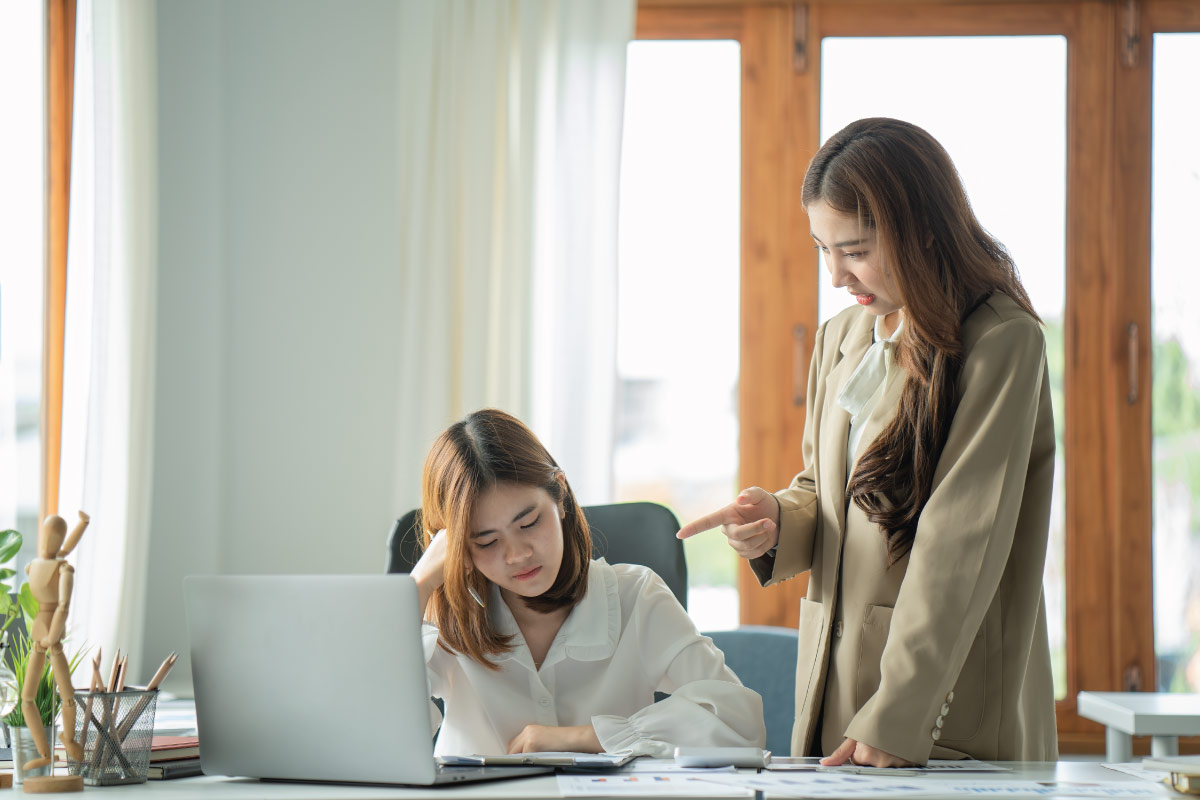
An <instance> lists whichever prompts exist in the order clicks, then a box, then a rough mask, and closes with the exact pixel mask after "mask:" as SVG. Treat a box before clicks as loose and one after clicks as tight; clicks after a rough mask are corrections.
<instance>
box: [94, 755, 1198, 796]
mask: <svg viewBox="0 0 1200 800" xmlns="http://www.w3.org/2000/svg"><path fill="white" fill-rule="evenodd" d="M1006 766H1012V767H1013V769H1012V770H1011V771H1010V772H1005V773H973V776H974V777H976V778H979V779H984V778H986V779H987V780H1025V781H1027V780H1040V781H1045V780H1058V781H1082V782H1087V781H1122V782H1125V781H1128V782H1130V784H1131V785H1134V786H1147V785H1153V784H1148V783H1146V782H1144V781H1139V780H1138V779H1136V778H1133V777H1130V776H1128V775H1125V774H1123V773H1120V772H1115V771H1113V770H1108V769H1105V768H1104V767H1102V766H1100V764H1099V763H1096V762H1079V761H1069V762H1067V761H1060V762H1058V763H1057V764H1055V763H1026V762H1018V763H1012V764H1009V765H1006ZM965 777H966V776H964V775H925V776H922V777H921V780H922V781H931V782H932V781H939V780H960V781H961V780H963V779H964V778H965ZM1161 789H1162V791H1161V795H1162V797H1163V798H1164V800H1165V799H1166V798H1169V797H1170V796H1171V794H1170V792H1169V791H1168V790H1167V788H1166V787H1165V786H1162V787H1161ZM84 791H85V792H97V793H98V794H97V795H96V800H426V799H428V800H442V799H444V798H455V799H456V800H461V799H462V798H472V799H474V798H497V800H508V798H513V799H514V800H515V799H516V798H530V800H542V798H558V797H559V793H558V783H557V781H556V780H555V778H554V776H553V775H545V776H537V777H532V778H516V779H513V780H503V781H489V782H486V783H474V784H465V785H455V786H445V787H411V788H392V787H378V786H345V785H329V784H307V783H270V782H261V781H256V780H246V779H233V778H219V777H207V776H206V777H203V778H179V779H176V780H169V781H148V782H147V783H143V784H135V785H132V786H105V787H92V786H88V787H85V788H84ZM101 795H103V797H101ZM652 796H653V795H649V794H648V795H647V797H652ZM730 796H731V797H734V796H735V795H730ZM736 796H737V797H741V798H743V800H744V799H745V797H746V795H744V794H741V795H736ZM864 797H865V796H864ZM879 797H880V800H883V799H884V798H886V797H887V794H886V792H880V795H879ZM1175 797H1176V798H1182V797H1184V795H1175ZM868 800H869V798H868Z"/></svg>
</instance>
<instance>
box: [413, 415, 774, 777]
mask: <svg viewBox="0 0 1200 800" xmlns="http://www.w3.org/2000/svg"><path fill="white" fill-rule="evenodd" d="M421 494H422V497H421V511H422V520H423V525H424V527H425V532H424V533H425V537H426V549H425V552H424V554H423V555H422V556H421V559H420V560H419V561H418V562H417V564H416V565H415V566H414V567H413V570H412V575H413V577H414V578H415V579H416V582H417V587H418V590H419V592H420V596H421V607H422V609H424V615H425V618H426V619H427V620H428V622H427V624H426V625H425V656H426V662H427V664H428V673H429V683H430V691H431V693H432V694H433V696H434V697H441V698H443V700H444V701H445V706H446V710H445V714H446V716H445V720H444V721H442V723H441V732H440V734H439V736H438V742H437V752H438V754H446V755H450V754H453V755H468V754H476V753H477V754H485V755H490V754H496V753H522V752H534V751H544V750H566V751H575V752H587V753H598V752H632V753H635V754H637V755H650V756H656V757H669V756H671V755H672V754H673V752H674V748H675V747H676V746H677V745H693V746H702V745H703V746H753V747H762V746H763V744H764V742H765V740H766V729H765V727H764V724H763V710H762V698H760V697H759V696H758V694H756V693H755V692H753V691H751V690H750V689H747V688H746V687H744V686H742V685H741V682H739V681H738V679H737V676H735V675H734V674H733V672H731V671H730V670H729V668H728V667H726V666H725V658H724V656H723V655H722V654H721V651H720V650H718V649H717V648H716V647H715V646H713V643H712V641H711V640H709V639H708V638H706V637H704V636H701V635H700V633H699V632H698V631H697V630H696V626H695V624H694V623H693V622H692V620H691V618H690V617H688V615H687V612H686V611H685V610H684V609H683V607H682V606H680V605H679V602H678V601H677V600H676V599H675V596H674V595H673V594H671V591H670V589H668V588H667V586H666V584H664V583H663V581H662V579H661V578H660V577H658V575H656V574H655V573H654V572H653V571H651V570H649V569H647V568H646V567H642V566H637V565H634V564H616V565H610V564H607V563H605V561H604V560H603V559H597V560H595V561H592V560H591V552H592V542H591V535H590V533H589V531H588V524H587V520H585V519H584V516H583V513H582V511H581V510H580V508H579V505H578V503H576V501H575V495H574V494H573V493H572V491H571V486H570V484H568V483H567V478H566V476H565V475H564V474H563V471H562V470H561V469H559V468H558V465H557V464H556V463H555V462H554V459H553V458H551V457H550V454H549V453H548V452H546V449H545V448H544V447H543V446H542V444H541V442H539V441H538V439H537V437H536V436H534V434H533V432H532V431H530V430H529V428H527V427H526V426H525V425H524V424H523V423H521V422H520V421H519V420H517V419H515V418H514V417H512V416H510V415H508V414H505V413H504V412H501V411H495V410H483V411H477V412H475V413H473V414H471V415H469V416H468V417H467V418H466V419H464V420H463V421H461V422H458V423H455V424H454V425H452V426H450V428H449V429H448V430H446V431H445V432H444V433H443V434H442V435H441V436H440V437H439V438H438V439H437V441H436V442H435V443H434V445H433V448H432V449H431V450H430V452H429V457H428V458H427V460H426V462H425V471H424V477H423V479H422V492H421ZM435 531H436V533H434V532H435ZM655 691H661V692H668V693H670V695H671V696H670V697H669V698H667V699H665V700H663V701H661V702H658V703H656V702H654V692H655ZM435 725H436V723H435Z"/></svg>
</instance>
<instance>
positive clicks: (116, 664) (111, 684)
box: [108, 648, 121, 692]
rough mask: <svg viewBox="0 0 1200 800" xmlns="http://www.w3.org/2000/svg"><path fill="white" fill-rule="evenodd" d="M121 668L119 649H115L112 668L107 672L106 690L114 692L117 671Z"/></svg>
mask: <svg viewBox="0 0 1200 800" xmlns="http://www.w3.org/2000/svg"><path fill="white" fill-rule="evenodd" d="M120 669H121V650H120V648H118V649H117V654H116V655H115V656H113V665H112V670H111V671H110V672H109V673H108V691H110V692H115V691H116V690H117V672H118V671H119V670H120Z"/></svg>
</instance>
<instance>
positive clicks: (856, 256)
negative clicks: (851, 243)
mask: <svg viewBox="0 0 1200 800" xmlns="http://www.w3.org/2000/svg"><path fill="white" fill-rule="evenodd" d="M862 256H863V254H862V253H846V258H852V259H859V258H862Z"/></svg>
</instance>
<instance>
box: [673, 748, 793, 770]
mask: <svg viewBox="0 0 1200 800" xmlns="http://www.w3.org/2000/svg"><path fill="white" fill-rule="evenodd" d="M770 760H771V751H770V750H760V749H759V748H757V747H676V748H675V763H676V764H677V765H679V766H681V767H753V768H755V769H762V768H763V767H765V766H766V765H767V762H769V761H770Z"/></svg>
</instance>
